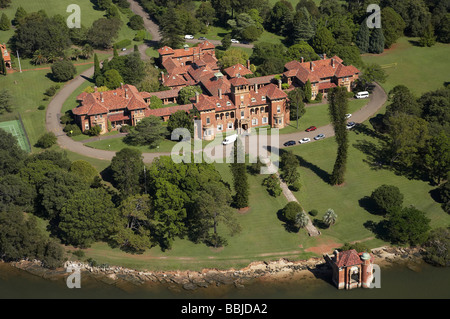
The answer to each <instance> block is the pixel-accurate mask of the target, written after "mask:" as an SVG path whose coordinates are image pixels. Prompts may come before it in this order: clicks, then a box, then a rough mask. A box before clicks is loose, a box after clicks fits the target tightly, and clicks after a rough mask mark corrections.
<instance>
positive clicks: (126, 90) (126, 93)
mask: <svg viewBox="0 0 450 319" xmlns="http://www.w3.org/2000/svg"><path fill="white" fill-rule="evenodd" d="M125 98H126V99H128V89H127V88H125Z"/></svg>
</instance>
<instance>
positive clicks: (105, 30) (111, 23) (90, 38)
mask: <svg viewBox="0 0 450 319" xmlns="http://www.w3.org/2000/svg"><path fill="white" fill-rule="evenodd" d="M119 29H120V20H118V19H106V18H100V19H98V20H95V21H94V22H93V23H92V26H91V28H90V29H89V31H88V32H87V34H86V41H87V42H88V43H89V44H90V45H91V46H92V47H94V48H97V49H109V48H111V46H112V42H113V40H114V39H115V38H116V37H117V35H118V32H119Z"/></svg>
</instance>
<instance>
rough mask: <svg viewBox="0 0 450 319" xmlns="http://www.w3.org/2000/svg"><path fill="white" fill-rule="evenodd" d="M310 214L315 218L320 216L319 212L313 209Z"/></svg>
mask: <svg viewBox="0 0 450 319" xmlns="http://www.w3.org/2000/svg"><path fill="white" fill-rule="evenodd" d="M309 214H310V215H311V216H313V217H315V216H317V215H318V214H319V211H318V210H317V209H312V210H311V211H310V212H309Z"/></svg>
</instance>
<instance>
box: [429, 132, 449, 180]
mask: <svg viewBox="0 0 450 319" xmlns="http://www.w3.org/2000/svg"><path fill="white" fill-rule="evenodd" d="M423 165H424V167H425V170H426V171H427V172H428V175H429V178H430V180H431V181H432V182H434V183H435V184H436V185H439V184H440V183H441V181H442V180H443V179H445V177H446V176H447V173H448V172H450V138H449V137H447V135H445V133H444V132H443V131H441V132H440V134H439V135H438V136H433V137H431V139H430V141H429V142H428V143H427V146H426V147H425V156H424V157H423Z"/></svg>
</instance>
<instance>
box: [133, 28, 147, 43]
mask: <svg viewBox="0 0 450 319" xmlns="http://www.w3.org/2000/svg"><path fill="white" fill-rule="evenodd" d="M144 39H145V30H139V31H138V32H136V35H135V36H134V39H133V40H134V41H137V42H141V41H144Z"/></svg>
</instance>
